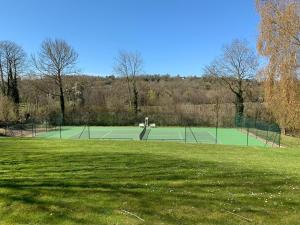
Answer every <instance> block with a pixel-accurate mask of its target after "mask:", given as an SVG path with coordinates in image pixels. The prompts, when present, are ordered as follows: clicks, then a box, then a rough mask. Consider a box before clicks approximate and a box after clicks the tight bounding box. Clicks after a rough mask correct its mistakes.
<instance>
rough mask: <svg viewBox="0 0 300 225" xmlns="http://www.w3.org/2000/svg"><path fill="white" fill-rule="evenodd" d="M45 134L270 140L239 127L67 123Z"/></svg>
mask: <svg viewBox="0 0 300 225" xmlns="http://www.w3.org/2000/svg"><path fill="white" fill-rule="evenodd" d="M37 137H41V138H62V139H104V140H105V139H107V140H110V139H113V140H136V141H138V140H141V141H175V142H182V143H206V144H225V145H248V146H266V145H269V143H267V141H266V140H264V139H262V138H257V137H255V136H254V135H251V134H250V135H248V134H247V133H245V132H242V131H241V130H240V129H237V128H218V129H216V128H207V127H156V128H150V127H149V128H147V129H143V128H139V127H100V126H78V127H76V126H64V127H61V128H60V127H57V128H55V129H52V130H48V131H47V132H41V133H38V134H37Z"/></svg>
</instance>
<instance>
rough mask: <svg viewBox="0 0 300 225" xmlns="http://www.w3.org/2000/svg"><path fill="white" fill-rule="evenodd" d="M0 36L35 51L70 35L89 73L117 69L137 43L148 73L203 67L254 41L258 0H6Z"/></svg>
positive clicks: (0, 3) (1, 4)
mask: <svg viewBox="0 0 300 225" xmlns="http://www.w3.org/2000/svg"><path fill="white" fill-rule="evenodd" d="M0 7H1V10H0V17H1V21H2V22H1V27H0V40H11V41H14V42H16V43H17V44H19V45H21V46H22V47H23V48H24V50H25V51H26V52H27V54H28V55H29V56H30V55H31V54H35V53H36V52H37V51H38V49H39V47H40V45H41V43H42V41H43V40H44V39H46V38H53V39H54V38H58V39H64V40H66V41H67V42H68V43H69V44H70V45H71V46H72V47H73V48H74V49H75V50H76V51H77V53H78V54H79V60H78V69H80V71H81V72H82V73H85V74H98V75H110V74H113V66H114V63H115V57H116V56H117V55H118V52H119V51H124V50H125V51H134V52H135V51H138V52H139V53H140V54H141V55H142V57H143V60H144V71H143V72H144V73H147V74H171V75H178V74H180V75H183V76H188V75H200V74H201V73H202V71H203V68H204V67H205V65H207V64H209V63H210V62H211V61H212V60H213V59H214V58H215V57H216V56H218V55H219V54H220V52H221V49H222V46H224V44H228V43H230V42H231V41H232V40H234V39H237V38H239V39H247V40H248V42H249V44H250V45H251V46H252V47H253V48H255V46H256V39H257V35H258V22H259V18H258V15H257V13H256V10H255V1H254V0H9V1H8V0H0Z"/></svg>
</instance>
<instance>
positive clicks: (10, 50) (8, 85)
mask: <svg viewBox="0 0 300 225" xmlns="http://www.w3.org/2000/svg"><path fill="white" fill-rule="evenodd" d="M25 61H26V54H25V52H24V50H23V49H22V48H21V47H20V46H18V45H17V44H16V43H14V42H11V41H1V42H0V90H1V92H2V95H4V96H8V97H9V98H11V99H12V100H13V102H14V103H15V104H19V102H20V97H19V90H18V78H19V76H20V75H21V73H22V70H23V69H24V65H25Z"/></svg>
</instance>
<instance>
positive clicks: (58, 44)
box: [33, 39, 78, 123]
mask: <svg viewBox="0 0 300 225" xmlns="http://www.w3.org/2000/svg"><path fill="white" fill-rule="evenodd" d="M77 59H78V54H77V53H76V51H75V50H74V49H73V48H72V47H71V46H70V45H69V44H68V43H67V42H66V41H64V40H59V39H55V40H51V39H47V40H45V41H44V42H43V43H42V45H41V49H40V51H39V53H38V54H37V56H33V63H34V66H35V68H36V70H37V72H38V74H39V75H41V76H43V77H45V76H46V77H48V78H50V79H52V80H54V83H55V85H56V86H57V87H58V89H59V94H54V93H53V95H56V96H58V97H59V100H60V109H61V114H62V122H63V123H64V122H65V99H64V86H63V77H64V76H65V75H69V74H72V73H75V66H76V63H77Z"/></svg>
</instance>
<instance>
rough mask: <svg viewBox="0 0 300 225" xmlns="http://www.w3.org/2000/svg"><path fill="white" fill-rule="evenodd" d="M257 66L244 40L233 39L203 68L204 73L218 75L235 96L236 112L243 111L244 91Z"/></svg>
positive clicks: (255, 58)
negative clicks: (219, 54)
mask: <svg viewBox="0 0 300 225" xmlns="http://www.w3.org/2000/svg"><path fill="white" fill-rule="evenodd" d="M257 68H258V58H257V56H256V54H255V52H254V50H253V49H251V48H250V47H249V45H248V43H247V42H246V41H244V40H234V41H233V42H232V43H230V44H229V45H225V46H224V47H223V50H222V54H221V56H219V57H218V58H217V59H215V60H214V61H213V62H212V63H211V64H210V65H209V66H207V67H206V68H205V74H206V75H210V76H217V77H220V78H221V79H222V81H223V83H224V84H225V85H227V86H228V88H229V89H230V91H231V92H232V93H234V95H235V96H236V102H235V104H236V113H237V114H238V115H239V116H242V115H243V113H244V93H245V92H246V90H247V87H248V84H249V82H247V80H249V79H253V78H254V77H255V75H256V72H257Z"/></svg>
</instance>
